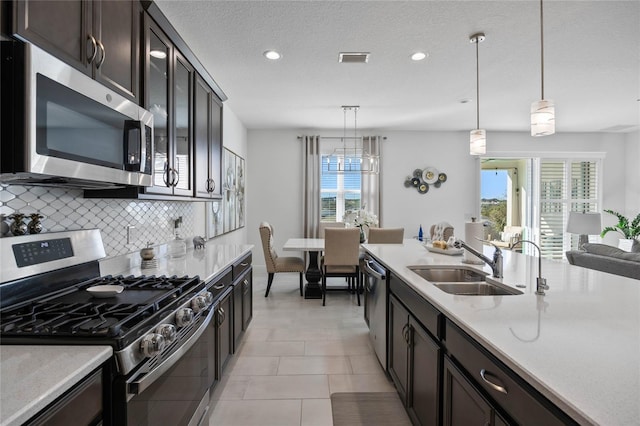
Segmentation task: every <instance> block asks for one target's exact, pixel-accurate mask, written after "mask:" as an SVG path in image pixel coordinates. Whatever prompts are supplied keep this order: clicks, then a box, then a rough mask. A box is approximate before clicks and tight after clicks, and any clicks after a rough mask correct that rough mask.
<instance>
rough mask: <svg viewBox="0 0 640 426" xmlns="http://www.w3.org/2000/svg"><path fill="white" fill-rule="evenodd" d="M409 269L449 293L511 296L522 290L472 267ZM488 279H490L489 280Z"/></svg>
mask: <svg viewBox="0 0 640 426" xmlns="http://www.w3.org/2000/svg"><path fill="white" fill-rule="evenodd" d="M409 269H410V270H411V271H413V272H415V273H416V274H418V275H419V276H420V277H422V278H424V279H425V280H427V281H429V282H430V283H431V284H433V285H434V286H436V287H437V288H439V289H440V290H442V291H444V292H445V293H449V294H456V295H461V296H509V295H517V294H523V293H522V292H521V291H520V290H516V289H515V288H511V287H509V286H506V285H503V284H500V283H497V282H493V280H492V279H491V278H487V275H488V274H486V273H484V272H481V271H478V270H476V269H472V268H470V267H465V266H459V267H452V266H446V267H443V266H425V265H420V266H410V267H409ZM487 279H488V280H489V281H487Z"/></svg>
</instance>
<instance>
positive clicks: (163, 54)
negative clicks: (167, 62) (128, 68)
mask: <svg viewBox="0 0 640 426" xmlns="http://www.w3.org/2000/svg"><path fill="white" fill-rule="evenodd" d="M149 55H151V56H153V57H154V58H158V59H164V58H166V57H167V52H165V51H164V50H152V51H151V52H149Z"/></svg>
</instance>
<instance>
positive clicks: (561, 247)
mask: <svg viewBox="0 0 640 426" xmlns="http://www.w3.org/2000/svg"><path fill="white" fill-rule="evenodd" d="M601 167H602V160H601V159H600V158H579V157H578V156H576V157H574V158H572V157H571V156H562V157H560V156H557V155H554V154H548V155H546V156H541V157H523V158H483V159H482V161H481V177H480V178H481V182H482V184H481V212H482V219H483V220H485V221H488V222H489V223H490V226H488V227H486V228H485V229H486V232H485V238H487V239H489V240H496V241H502V240H504V239H507V238H508V237H509V236H510V235H511V233H512V232H516V230H519V229H520V228H521V230H522V238H524V239H529V240H532V241H534V242H536V243H537V244H539V245H540V249H541V252H542V256H543V257H545V258H549V259H558V260H560V259H564V253H565V251H567V250H572V249H576V248H577V246H578V235H573V234H569V233H567V232H566V227H567V219H568V217H569V212H581V213H587V212H598V211H600V210H601V202H600V200H601V197H602V194H601V192H602V190H601V183H600V182H601V179H600V176H601V172H602V171H601ZM507 231H511V232H507ZM592 240H594V241H596V240H598V238H597V236H594V237H592ZM524 250H525V252H526V253H529V254H534V253H535V251H534V250H533V248H532V247H531V246H529V245H527V246H526V247H524Z"/></svg>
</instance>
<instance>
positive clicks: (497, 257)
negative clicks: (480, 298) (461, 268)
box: [453, 240, 502, 278]
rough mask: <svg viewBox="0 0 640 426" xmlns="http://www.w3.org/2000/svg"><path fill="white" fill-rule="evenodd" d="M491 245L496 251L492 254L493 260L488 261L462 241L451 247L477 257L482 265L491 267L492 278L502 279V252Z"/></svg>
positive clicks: (457, 241)
mask: <svg viewBox="0 0 640 426" xmlns="http://www.w3.org/2000/svg"><path fill="white" fill-rule="evenodd" d="M489 244H491V243H489ZM491 245H492V246H494V247H495V248H496V250H495V251H494V252H493V260H491V259H489V258H488V257H487V256H485V255H484V254H482V253H480V252H479V251H477V250H476V249H474V248H473V247H469V246H468V245H467V243H465V242H464V241H462V240H456V241H455V242H454V243H453V246H454V247H455V248H466V249H467V250H469V251H470V252H471V253H473V254H474V255H475V256H478V257H479V258H480V259H482V261H483V262H484V263H486V264H487V265H489V266H491V270H492V271H493V276H494V277H496V278H502V250H500V248H499V247H498V246H496V245H494V244H491Z"/></svg>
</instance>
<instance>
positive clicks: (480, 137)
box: [469, 33, 487, 155]
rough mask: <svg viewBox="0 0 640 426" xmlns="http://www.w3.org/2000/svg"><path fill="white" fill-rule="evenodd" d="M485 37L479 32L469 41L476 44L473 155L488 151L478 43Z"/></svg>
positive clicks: (470, 139) (472, 132) (470, 143)
mask: <svg viewBox="0 0 640 426" xmlns="http://www.w3.org/2000/svg"><path fill="white" fill-rule="evenodd" d="M484 39H485V36H484V33H477V34H474V35H472V36H471V37H469V41H470V42H471V43H475V44H476V128H475V129H474V130H472V131H471V132H470V135H469V154H471V155H482V154H485V153H486V152H487V132H486V131H485V129H481V128H480V60H479V53H478V51H479V49H478V45H479V44H480V43H482V42H483V41H484Z"/></svg>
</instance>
